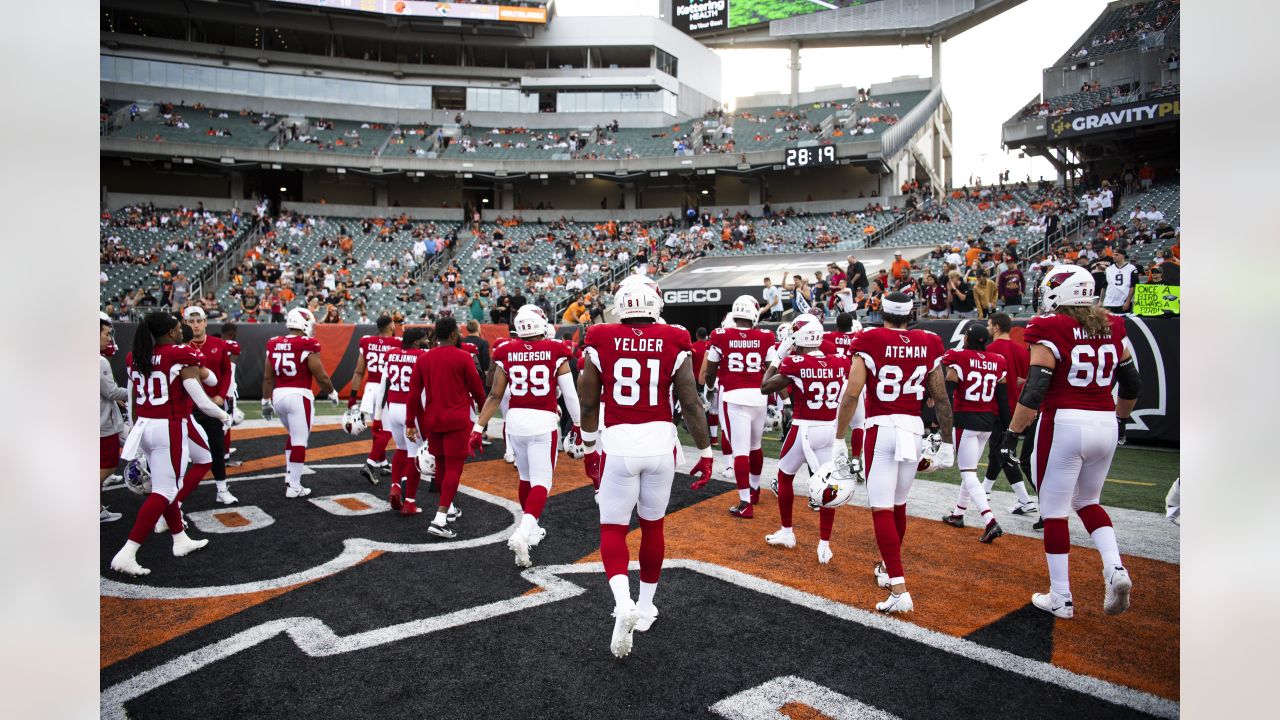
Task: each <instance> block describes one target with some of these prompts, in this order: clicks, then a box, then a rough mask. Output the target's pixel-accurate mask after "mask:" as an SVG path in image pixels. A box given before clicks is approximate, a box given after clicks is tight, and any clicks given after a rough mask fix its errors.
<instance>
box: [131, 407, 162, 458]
mask: <svg viewBox="0 0 1280 720" xmlns="http://www.w3.org/2000/svg"><path fill="white" fill-rule="evenodd" d="M155 422H168V421H166V420H156V419H154V418H138V420H137V422H135V423H134V424H133V429H132V430H130V431H129V435H128V437H126V438H125V439H124V447H122V448H121V449H120V458H121V459H122V460H124V461H125V462H131V461H133V460H137V459H138V458H140V457H142V435H143V433H144V432H146V428H147V425H149V424H151V423H155Z"/></svg>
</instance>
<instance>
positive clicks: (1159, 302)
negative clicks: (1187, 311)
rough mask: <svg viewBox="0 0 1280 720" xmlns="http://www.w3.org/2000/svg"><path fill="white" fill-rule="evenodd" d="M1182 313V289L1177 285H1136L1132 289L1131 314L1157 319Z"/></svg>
mask: <svg viewBox="0 0 1280 720" xmlns="http://www.w3.org/2000/svg"><path fill="white" fill-rule="evenodd" d="M1181 312H1182V287H1181V286H1179V285H1137V286H1135V287H1134V288H1133V314H1134V315H1142V316H1143V317H1159V316H1161V315H1164V314H1166V313H1171V314H1173V315H1178V314H1180V313H1181Z"/></svg>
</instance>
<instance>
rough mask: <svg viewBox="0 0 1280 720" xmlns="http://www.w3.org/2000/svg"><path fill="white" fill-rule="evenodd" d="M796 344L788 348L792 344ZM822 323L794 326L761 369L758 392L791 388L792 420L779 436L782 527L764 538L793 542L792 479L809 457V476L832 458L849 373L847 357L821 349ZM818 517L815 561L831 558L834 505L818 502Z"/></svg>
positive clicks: (777, 488) (787, 544) (774, 542)
mask: <svg viewBox="0 0 1280 720" xmlns="http://www.w3.org/2000/svg"><path fill="white" fill-rule="evenodd" d="M792 345H794V346H795V353H794V354H792V350H791V347H792ZM821 345H822V325H821V324H820V323H816V322H810V323H806V324H805V325H803V326H801V327H799V328H796V329H794V330H793V331H792V333H791V337H790V338H788V339H787V340H784V341H783V344H782V346H781V347H780V348H779V349H778V356H779V358H780V360H781V362H779V361H778V360H775V361H773V362H772V363H771V364H770V365H769V369H768V370H766V371H765V374H764V381H763V382H761V384H760V392H761V393H764V394H769V393H776V392H782V391H783V390H787V389H789V390H790V392H791V407H792V421H791V428H790V430H788V431H787V436H786V438H785V439H783V441H782V455H781V457H779V458H778V480H777V483H776V486H775V487H774V490H775V491H776V492H777V493H778V514H779V515H780V516H781V518H782V528H781V529H779V530H778V531H777V532H775V533H773V534H771V535H766V536H765V538H764V539H765V542H767V543H769V544H770V545H781V546H783V547H788V548H792V547H795V545H796V536H795V531H794V530H792V526H791V508H792V505H793V503H794V500H795V490H794V488H793V487H792V483H793V481H794V480H795V476H796V473H797V472H799V471H800V468H801V466H803V465H804V464H806V463H808V465H809V473H810V476H812V475H813V474H814V473H816V472H817V471H818V468H820V467H822V466H823V465H824V464H826V463H828V462H830V461H831V456H832V450H833V448H834V446H835V436H836V410H837V409H838V407H839V405H840V391H841V390H842V389H843V388H844V383H845V380H846V379H847V378H848V375H849V358H846V357H840V356H839V355H827V354H825V353H823V352H822V350H821V349H820V346H821ZM819 512H820V517H819V522H818V562H820V563H822V564H824V565H825V564H827V563H828V562H831V557H832V555H833V553H832V552H831V530H832V527H833V526H834V524H835V516H836V509H835V508H826V507H824V508H822V509H821V510H820V511H819Z"/></svg>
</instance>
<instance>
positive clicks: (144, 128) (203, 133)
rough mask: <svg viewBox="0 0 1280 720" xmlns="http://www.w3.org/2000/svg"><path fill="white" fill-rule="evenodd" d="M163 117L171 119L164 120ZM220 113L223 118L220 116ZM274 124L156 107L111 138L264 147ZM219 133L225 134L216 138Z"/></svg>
mask: <svg viewBox="0 0 1280 720" xmlns="http://www.w3.org/2000/svg"><path fill="white" fill-rule="evenodd" d="M109 102H110V101H109ZM126 105H127V103H126ZM166 114H169V115H170V117H168V118H166V117H165V115H166ZM222 114H225V115H226V117H220V115H222ZM179 122H183V123H186V124H187V125H188V126H189V127H185V128H184V127H180V126H179V125H177V123H179ZM275 123H276V119H275V118H272V117H269V116H268V117H264V116H262V115H259V114H257V113H253V112H248V111H240V110H214V109H209V108H196V107H184V106H175V107H174V108H173V112H172V113H171V114H170V113H166V112H165V108H163V107H161V106H159V105H156V106H154V107H152V108H148V109H146V110H144V111H143V112H141V113H139V115H138V116H137V117H136V118H135V119H134V120H133V121H132V122H129V121H125V122H124V123H122V124H120V125H119V126H118V127H117V128H115V129H114V130H113V131H112V132H111V133H110V136H111V137H119V138H125V139H131V138H136V139H138V140H152V141H155V142H183V143H203V144H208V145H219V146H224V147H253V148H265V147H267V145H268V144H270V143H271V141H272V140H274V139H275V133H273V132H269V130H270V129H271V127H272V126H273V125H274V124H275ZM218 130H223V131H227V132H226V133H225V134H223V135H218V134H216V131H218Z"/></svg>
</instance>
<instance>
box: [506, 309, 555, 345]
mask: <svg viewBox="0 0 1280 720" xmlns="http://www.w3.org/2000/svg"><path fill="white" fill-rule="evenodd" d="M511 326H512V328H514V329H515V331H516V335H517V336H519V337H520V339H522V340H541V339H542V338H543V337H544V336H546V334H547V318H546V317H544V316H541V315H538V314H536V313H532V312H528V311H526V310H524V309H521V310H520V312H517V313H516V317H515V320H513V321H512V322H511Z"/></svg>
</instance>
